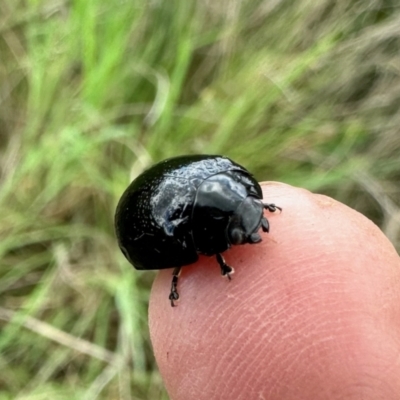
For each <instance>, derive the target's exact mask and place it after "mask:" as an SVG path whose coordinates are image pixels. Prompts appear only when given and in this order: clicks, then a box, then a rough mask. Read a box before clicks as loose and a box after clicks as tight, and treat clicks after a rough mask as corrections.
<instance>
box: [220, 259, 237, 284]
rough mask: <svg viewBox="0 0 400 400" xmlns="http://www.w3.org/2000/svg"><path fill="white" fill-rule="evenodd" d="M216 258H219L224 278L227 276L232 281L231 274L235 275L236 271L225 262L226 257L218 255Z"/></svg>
mask: <svg viewBox="0 0 400 400" xmlns="http://www.w3.org/2000/svg"><path fill="white" fill-rule="evenodd" d="M216 257H217V262H218V264H219V266H220V268H221V274H222V276H227V277H228V279H229V280H231V279H232V278H231V274H233V273H234V272H235V270H234V269H233V268H232V267H230V266H229V265H228V264H227V263H226V262H225V259H224V257H222V256H221V254H219V253H217V254H216Z"/></svg>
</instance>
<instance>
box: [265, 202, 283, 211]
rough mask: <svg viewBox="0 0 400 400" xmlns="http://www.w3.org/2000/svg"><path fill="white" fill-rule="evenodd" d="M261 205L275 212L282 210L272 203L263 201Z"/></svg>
mask: <svg viewBox="0 0 400 400" xmlns="http://www.w3.org/2000/svg"><path fill="white" fill-rule="evenodd" d="M263 206H264V208H265V209H266V210H268V211H271V212H275V211H276V210H279V211H282V208H281V207H278V206H276V205H275V204H274V203H263Z"/></svg>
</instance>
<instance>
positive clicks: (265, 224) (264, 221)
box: [261, 218, 269, 232]
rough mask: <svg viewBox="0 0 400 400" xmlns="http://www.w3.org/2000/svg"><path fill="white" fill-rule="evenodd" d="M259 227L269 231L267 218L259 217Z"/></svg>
mask: <svg viewBox="0 0 400 400" xmlns="http://www.w3.org/2000/svg"><path fill="white" fill-rule="evenodd" d="M261 228H262V230H263V231H264V232H269V222H268V220H267V218H261Z"/></svg>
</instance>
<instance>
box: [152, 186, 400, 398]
mask: <svg viewBox="0 0 400 400" xmlns="http://www.w3.org/2000/svg"><path fill="white" fill-rule="evenodd" d="M262 188H263V192H264V200H265V201H266V202H268V203H275V204H276V205H278V206H280V207H282V208H283V211H282V213H279V211H277V212H275V213H269V212H268V211H265V216H266V217H267V218H268V220H269V222H270V226H271V230H270V233H262V232H260V234H261V236H262V238H263V241H262V242H261V243H258V244H254V245H244V246H234V247H233V248H232V249H230V250H229V251H226V252H225V253H224V254H223V255H224V257H225V259H226V262H227V263H228V264H229V265H231V266H233V267H234V268H235V274H233V275H232V280H231V281H228V279H226V278H222V277H221V276H220V271H219V266H218V264H217V262H216V260H215V257H201V258H200V259H199V261H198V262H197V263H196V264H193V265H191V266H187V267H184V268H183V269H182V273H181V277H180V280H179V284H178V290H179V294H180V300H179V301H178V302H177V307H174V308H172V307H171V305H170V302H169V301H168V294H169V289H170V284H171V270H163V271H160V273H159V274H158V276H157V278H156V280H155V282H154V285H153V289H152V293H151V299H150V309H149V324H150V334H151V339H152V344H153V348H154V354H155V357H156V360H157V363H158V366H159V369H160V372H161V375H162V377H163V380H164V383H165V386H166V388H167V390H168V393H169V395H170V398H171V400H228V399H229V400H272V399H273V400H278V399H279V400H302V399H304V400H309V399H313V400H319V399H321V400H331V399H332V400H336V399H338V400H339V399H340V400H343V399H345V400H356V399H357V400H359V399H363V400H379V399H382V400H392V399H393V400H398V399H400V258H399V256H398V254H397V253H396V251H395V249H394V247H393V246H392V244H391V243H390V242H389V240H388V239H387V238H386V237H385V236H384V234H383V233H382V232H381V231H380V230H379V228H377V227H376V226H375V225H374V224H373V223H372V222H371V221H369V220H368V219H367V218H365V217H364V216H362V215H361V214H359V213H358V212H356V211H354V210H352V209H351V208H349V207H347V206H345V205H343V204H341V203H339V202H337V201H335V200H333V199H331V198H329V197H326V196H321V195H315V194H312V193H310V192H308V191H306V190H303V189H299V188H294V187H291V186H288V185H284V184H279V183H272V182H271V183H264V184H263V185H262Z"/></svg>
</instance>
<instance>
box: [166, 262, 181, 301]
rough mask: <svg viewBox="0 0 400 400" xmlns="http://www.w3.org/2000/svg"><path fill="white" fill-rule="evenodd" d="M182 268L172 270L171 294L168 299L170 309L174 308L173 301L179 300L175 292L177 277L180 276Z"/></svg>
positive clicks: (176, 291)
mask: <svg viewBox="0 0 400 400" xmlns="http://www.w3.org/2000/svg"><path fill="white" fill-rule="evenodd" d="M181 269H182V267H176V268H174V270H173V272H172V282H171V292H170V294H169V299H170V301H171V307H175V303H174V301H176V300H179V293H178V290H177V286H178V279H179V275H180V274H181Z"/></svg>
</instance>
